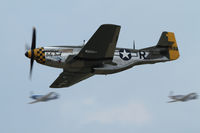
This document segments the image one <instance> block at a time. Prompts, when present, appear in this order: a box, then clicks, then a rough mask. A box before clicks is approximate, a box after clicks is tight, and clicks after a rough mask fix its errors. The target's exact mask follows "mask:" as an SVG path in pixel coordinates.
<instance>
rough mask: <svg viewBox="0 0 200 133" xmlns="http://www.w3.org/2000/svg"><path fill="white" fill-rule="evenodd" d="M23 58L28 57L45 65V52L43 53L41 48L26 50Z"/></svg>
mask: <svg viewBox="0 0 200 133" xmlns="http://www.w3.org/2000/svg"><path fill="white" fill-rule="evenodd" d="M25 56H26V57H28V58H33V59H34V60H36V61H37V62H38V63H42V64H43V63H45V52H44V48H43V47H41V48H36V49H33V50H28V51H27V52H26V53H25ZM32 56H33V57H32Z"/></svg>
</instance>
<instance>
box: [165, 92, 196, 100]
mask: <svg viewBox="0 0 200 133" xmlns="http://www.w3.org/2000/svg"><path fill="white" fill-rule="evenodd" d="M169 98H171V99H173V100H172V101H169V102H168V103H172V102H178V101H180V102H186V101H189V100H194V99H197V98H198V95H197V93H189V94H187V95H173V92H170V94H169Z"/></svg>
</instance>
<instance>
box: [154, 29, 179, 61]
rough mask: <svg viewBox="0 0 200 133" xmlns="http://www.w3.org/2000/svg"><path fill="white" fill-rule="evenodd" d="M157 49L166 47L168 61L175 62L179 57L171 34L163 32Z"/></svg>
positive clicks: (173, 36)
mask: <svg viewBox="0 0 200 133" xmlns="http://www.w3.org/2000/svg"><path fill="white" fill-rule="evenodd" d="M157 47H167V48H168V52H169V59H170V60H176V59H178V58H179V56H180V55H179V51H178V46H177V43H176V39H175V35H174V33H173V32H166V31H165V32H163V33H162V35H161V37H160V40H159V41H158V44H157Z"/></svg>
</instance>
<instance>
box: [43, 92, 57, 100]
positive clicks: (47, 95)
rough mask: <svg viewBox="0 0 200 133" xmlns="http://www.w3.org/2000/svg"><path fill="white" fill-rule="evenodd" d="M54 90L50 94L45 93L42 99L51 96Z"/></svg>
mask: <svg viewBox="0 0 200 133" xmlns="http://www.w3.org/2000/svg"><path fill="white" fill-rule="evenodd" d="M53 93H54V92H49V93H48V94H46V95H44V96H43V97H42V98H41V99H40V100H41V101H43V100H45V99H47V98H48V97H49V96H51V95H52V94H53Z"/></svg>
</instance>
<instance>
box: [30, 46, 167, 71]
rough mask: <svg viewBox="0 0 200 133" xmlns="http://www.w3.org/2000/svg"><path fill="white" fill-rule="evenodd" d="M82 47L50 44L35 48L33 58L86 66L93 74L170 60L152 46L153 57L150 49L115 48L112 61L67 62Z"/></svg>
mask: <svg viewBox="0 0 200 133" xmlns="http://www.w3.org/2000/svg"><path fill="white" fill-rule="evenodd" d="M82 47H83V46H50V47H41V48H36V49H34V52H33V53H34V59H35V60H36V61H37V62H38V63H40V64H42V65H46V66H50V67H55V68H63V69H72V68H73V69H79V70H80V69H83V68H86V69H88V70H89V71H91V72H92V73H94V74H112V73H116V72H120V71H123V70H126V69H128V68H130V67H133V66H134V65H140V64H151V63H156V62H165V61H169V60H170V59H169V58H167V57H166V56H161V55H160V53H161V51H162V49H158V50H157V51H156V49H155V48H154V51H153V52H154V53H153V55H154V57H153V56H152V51H150V50H149V49H147V50H145V49H143V50H136V49H126V48H116V49H115V52H114V56H113V59H112V61H107V60H105V61H104V59H101V63H100V64H99V63H98V61H96V60H95V61H94V60H79V62H78V63H70V62H67V61H68V60H69V59H70V58H72V57H75V56H76V55H77V54H78V53H79V52H80V50H81V49H82ZM164 50H165V49H164ZM87 52H88V51H87ZM27 53H28V54H27V56H28V57H29V58H30V57H31V56H32V55H31V54H32V53H31V52H30V50H29V51H28V52H27ZM150 56H151V58H150ZM152 57H153V58H152ZM102 60H103V61H102ZM102 62H103V63H102Z"/></svg>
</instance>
